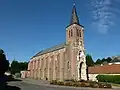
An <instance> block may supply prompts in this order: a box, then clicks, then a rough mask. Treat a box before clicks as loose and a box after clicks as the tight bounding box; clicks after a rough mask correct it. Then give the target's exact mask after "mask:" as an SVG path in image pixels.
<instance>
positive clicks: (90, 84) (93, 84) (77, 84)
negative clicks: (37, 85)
mask: <svg viewBox="0 0 120 90" xmlns="http://www.w3.org/2000/svg"><path fill="white" fill-rule="evenodd" d="M50 84H53V85H64V86H74V87H92V88H112V86H111V84H107V83H98V82H93V81H81V82H80V81H65V82H61V81H57V80H52V81H50Z"/></svg>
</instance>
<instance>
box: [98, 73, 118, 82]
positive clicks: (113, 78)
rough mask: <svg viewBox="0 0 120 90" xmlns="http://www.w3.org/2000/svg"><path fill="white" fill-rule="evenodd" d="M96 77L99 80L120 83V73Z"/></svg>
mask: <svg viewBox="0 0 120 90" xmlns="http://www.w3.org/2000/svg"><path fill="white" fill-rule="evenodd" d="M96 78H97V80H98V81H99V82H109V83H115V84H120V75H98V76H96Z"/></svg>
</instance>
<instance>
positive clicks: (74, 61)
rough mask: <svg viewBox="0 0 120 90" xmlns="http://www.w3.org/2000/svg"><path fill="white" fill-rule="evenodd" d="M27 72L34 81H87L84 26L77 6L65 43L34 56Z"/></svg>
mask: <svg viewBox="0 0 120 90" xmlns="http://www.w3.org/2000/svg"><path fill="white" fill-rule="evenodd" d="M26 72H27V77H28V78H33V79H44V80H45V79H47V80H70V79H75V80H80V79H84V80H87V72H86V59H85V48H84V26H82V25H81V24H80V22H79V18H78V15H77V11H76V6H75V4H74V5H73V9H72V16H71V21H70V24H69V25H67V27H66V40H65V42H64V43H62V44H60V45H56V46H53V47H51V48H48V49H45V50H42V51H40V52H38V53H37V54H36V55H34V56H33V57H32V58H31V60H30V61H29V64H28V71H26Z"/></svg>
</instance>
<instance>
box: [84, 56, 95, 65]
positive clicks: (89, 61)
mask: <svg viewBox="0 0 120 90" xmlns="http://www.w3.org/2000/svg"><path fill="white" fill-rule="evenodd" d="M86 63H87V65H88V66H94V61H93V59H92V56H91V55H89V54H87V55H86Z"/></svg>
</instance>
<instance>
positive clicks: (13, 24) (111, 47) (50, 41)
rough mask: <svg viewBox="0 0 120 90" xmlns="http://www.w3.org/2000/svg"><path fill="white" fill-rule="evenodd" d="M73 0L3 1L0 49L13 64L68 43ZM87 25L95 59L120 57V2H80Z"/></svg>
mask: <svg viewBox="0 0 120 90" xmlns="http://www.w3.org/2000/svg"><path fill="white" fill-rule="evenodd" d="M72 7H73V0H0V42H1V43H0V48H2V49H3V50H4V51H5V53H6V55H7V58H8V59H9V60H10V61H12V60H13V59H14V57H15V59H17V60H19V61H28V60H29V59H30V58H31V57H32V56H33V55H34V54H36V53H37V52H39V51H40V50H42V49H45V48H49V47H51V46H54V45H56V44H60V43H62V42H64V41H65V32H66V30H65V27H66V26H67V25H69V23H70V18H71V12H72ZM76 8H77V13H78V16H79V19H80V23H81V24H82V25H84V26H85V33H84V35H85V36H84V37H85V48H86V52H87V53H89V54H91V55H92V56H93V59H94V60H96V59H97V58H103V57H107V56H114V55H119V54H120V42H119V38H120V27H119V23H120V18H119V16H120V11H119V10H120V1H119V0H76Z"/></svg>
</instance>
